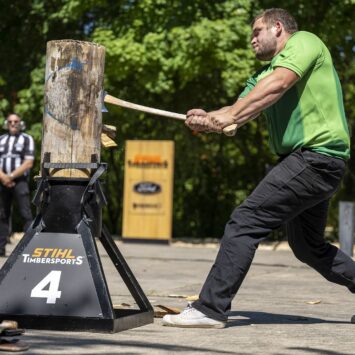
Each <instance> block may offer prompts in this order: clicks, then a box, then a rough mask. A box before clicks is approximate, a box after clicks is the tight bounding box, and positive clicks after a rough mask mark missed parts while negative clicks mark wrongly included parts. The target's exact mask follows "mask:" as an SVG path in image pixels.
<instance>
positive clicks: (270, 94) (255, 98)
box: [229, 68, 298, 125]
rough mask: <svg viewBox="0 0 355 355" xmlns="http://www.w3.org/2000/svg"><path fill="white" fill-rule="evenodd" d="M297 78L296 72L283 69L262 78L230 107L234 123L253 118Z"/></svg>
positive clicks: (244, 121)
mask: <svg viewBox="0 0 355 355" xmlns="http://www.w3.org/2000/svg"><path fill="white" fill-rule="evenodd" d="M282 69H283V68H282ZM297 80H298V77H297V75H296V74H294V73H293V72H291V71H290V70H287V72H286V73H285V69H283V70H280V71H274V73H273V74H270V75H269V76H267V77H265V78H264V79H262V80H261V81H260V82H259V83H258V84H257V85H256V86H255V88H254V89H253V90H252V91H251V92H250V93H249V94H248V95H247V96H245V97H244V98H243V99H241V100H238V101H237V102H236V103H235V104H234V105H232V106H231V107H230V109H229V112H230V114H232V115H233V117H234V121H235V123H237V124H239V125H241V124H244V123H246V122H248V121H249V120H251V119H253V118H254V117H255V116H257V115H258V114H259V113H260V112H262V111H263V110H264V109H266V108H268V107H269V106H271V105H272V104H274V103H275V102H276V101H278V100H279V99H280V98H281V97H282V95H283V94H284V93H285V92H286V91H287V90H288V89H289V88H290V87H291V86H292V85H294V84H295V83H296V81H297Z"/></svg>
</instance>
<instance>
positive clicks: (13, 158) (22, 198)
mask: <svg viewBox="0 0 355 355" xmlns="http://www.w3.org/2000/svg"><path fill="white" fill-rule="evenodd" d="M5 124H6V128H7V129H8V133H6V134H3V135H2V136H0V182H1V184H0V256H5V245H6V243H7V240H8V237H9V236H10V233H11V210H12V202H13V198H14V197H15V198H16V200H17V205H18V212H19V213H20V215H21V217H22V218H23V219H24V222H25V224H24V231H26V230H27V229H28V227H29V226H30V224H31V222H32V212H31V207H30V198H29V196H30V193H29V187H28V177H29V170H30V169H31V168H32V166H33V161H34V151H35V147H34V141H33V138H32V137H31V136H30V135H28V134H26V133H22V132H21V126H22V122H21V118H20V116H19V115H17V114H10V115H9V116H8V117H7V119H6V122H5Z"/></svg>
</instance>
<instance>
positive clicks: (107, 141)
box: [101, 133, 118, 148]
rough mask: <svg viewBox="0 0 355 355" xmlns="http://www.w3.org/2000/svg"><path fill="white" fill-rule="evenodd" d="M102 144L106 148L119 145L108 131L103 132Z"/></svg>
mask: <svg viewBox="0 0 355 355" xmlns="http://www.w3.org/2000/svg"><path fill="white" fill-rule="evenodd" d="M101 144H102V146H103V147H104V148H113V147H117V146H118V145H117V143H116V142H115V141H114V140H113V139H111V138H110V137H109V136H108V135H107V134H106V133H101Z"/></svg>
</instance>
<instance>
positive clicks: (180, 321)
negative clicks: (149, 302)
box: [163, 304, 226, 328]
mask: <svg viewBox="0 0 355 355" xmlns="http://www.w3.org/2000/svg"><path fill="white" fill-rule="evenodd" d="M163 325H166V326H168V327H180V328H224V327H225V326H226V322H222V321H219V320H215V319H212V318H208V317H207V316H206V315H205V314H203V313H202V312H200V311H198V310H197V309H196V308H193V307H192V306H191V305H190V304H189V305H188V306H187V308H185V309H184V310H183V311H182V312H181V313H180V314H176V315H172V314H167V315H165V316H164V317H163Z"/></svg>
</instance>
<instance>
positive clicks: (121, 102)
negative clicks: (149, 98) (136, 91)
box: [104, 95, 237, 136]
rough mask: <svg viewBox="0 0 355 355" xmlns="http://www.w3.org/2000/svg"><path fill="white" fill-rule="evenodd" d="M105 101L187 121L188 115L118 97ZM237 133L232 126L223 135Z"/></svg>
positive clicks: (108, 98)
mask: <svg viewBox="0 0 355 355" xmlns="http://www.w3.org/2000/svg"><path fill="white" fill-rule="evenodd" d="M104 101H105V102H106V103H108V104H112V105H117V106H121V107H125V108H130V109H132V110H137V111H141V112H147V113H151V114H153V115H158V116H164V117H170V118H175V119H177V120H182V121H185V120H186V115H183V114H181V113H175V112H170V111H165V110H159V109H157V108H153V107H148V106H143V105H138V104H134V103H132V102H128V101H124V100H121V99H118V98H117V97H114V96H111V95H105V98H104ZM236 131H237V125H236V124H233V125H230V126H228V127H225V128H224V129H223V133H224V134H225V135H226V136H234V135H235V133H236Z"/></svg>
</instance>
